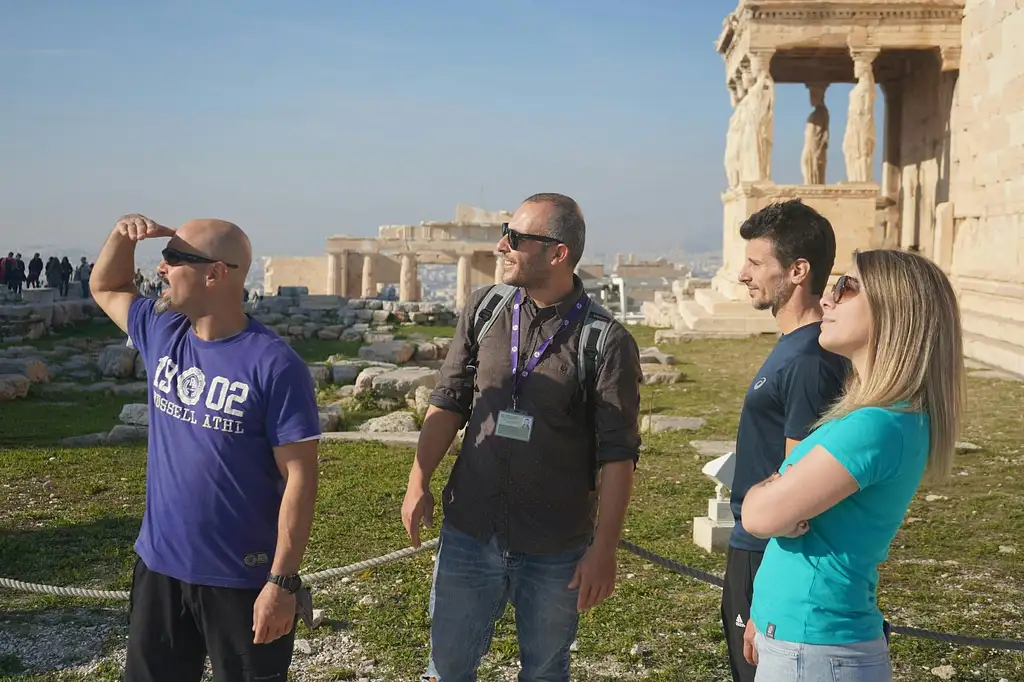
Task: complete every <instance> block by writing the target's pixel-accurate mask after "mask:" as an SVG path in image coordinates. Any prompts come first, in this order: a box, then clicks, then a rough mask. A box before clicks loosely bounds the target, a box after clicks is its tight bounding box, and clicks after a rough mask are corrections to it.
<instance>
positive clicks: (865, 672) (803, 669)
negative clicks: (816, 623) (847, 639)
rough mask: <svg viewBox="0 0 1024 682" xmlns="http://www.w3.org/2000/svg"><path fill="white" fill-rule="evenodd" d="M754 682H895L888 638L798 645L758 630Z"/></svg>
mask: <svg viewBox="0 0 1024 682" xmlns="http://www.w3.org/2000/svg"><path fill="white" fill-rule="evenodd" d="M754 646H755V647H756V648H757V674H756V675H755V676H754V682H892V661H891V660H890V659H889V645H888V644H886V641H885V637H879V638H878V639H876V640H872V641H870V642H856V643H854V644H837V645H827V644H798V643H796V642H784V641H781V640H777V639H769V638H768V637H765V636H764V634H762V633H761V631H760V630H758V632H757V635H756V636H755V637H754Z"/></svg>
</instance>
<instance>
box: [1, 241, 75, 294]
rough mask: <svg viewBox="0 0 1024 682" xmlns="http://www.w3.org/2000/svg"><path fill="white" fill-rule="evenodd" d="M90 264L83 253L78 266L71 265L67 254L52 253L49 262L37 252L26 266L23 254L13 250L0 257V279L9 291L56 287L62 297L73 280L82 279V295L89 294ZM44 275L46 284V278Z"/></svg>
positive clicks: (18, 292)
mask: <svg viewBox="0 0 1024 682" xmlns="http://www.w3.org/2000/svg"><path fill="white" fill-rule="evenodd" d="M90 272H91V266H90V265H89V263H88V262H87V259H86V258H85V257H84V256H83V257H82V261H81V263H80V264H79V265H78V267H77V268H76V267H74V266H72V265H71V261H70V260H68V257H67V256H64V257H63V258H61V259H58V258H57V257H56V256H50V257H49V258H48V259H47V261H46V263H45V264H44V263H43V259H42V257H40V255H39V254H38V253H37V254H35V255H34V256H32V259H31V260H30V261H29V262H28V265H27V266H26V264H25V261H24V259H23V258H22V257H21V254H20V253H18V254H16V253H14V252H13V251H10V252H8V253H7V255H6V256H5V257H3V258H0V282H3V283H4V284H6V285H7V290H8V291H10V292H13V293H16V294H20V293H21V292H22V290H23V289H39V288H42V287H43V286H47V287H49V288H51V289H57V290H58V293H59V294H60V295H61V296H65V297H66V296H67V295H68V290H69V289H70V283H71V281H72V280H73V281H76V282H82V291H83V294H82V295H83V297H88V296H89V275H90ZM44 275H45V283H44V280H43V277H44Z"/></svg>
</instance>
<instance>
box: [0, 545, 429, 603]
mask: <svg viewBox="0 0 1024 682" xmlns="http://www.w3.org/2000/svg"><path fill="white" fill-rule="evenodd" d="M436 546H437V540H436V539H434V540H428V541H426V542H424V543H422V544H421V545H420V546H419V547H405V548H403V549H399V550H396V551H394V552H390V553H388V554H384V555H382V556H379V557H374V558H372V559H366V560H364V561H358V562H356V563H354V564H349V565H348V566H341V567H339V568H328V569H325V570H323V571H317V572H315V573H308V574H303V575H302V583H303V584H304V585H313V584H315V583H321V582H324V581H327V580H332V579H334V578H343V577H345V576H348V575H352V574H353V573H359V572H360V571H365V570H367V569H369V568H376V567H377V566H383V565H384V564H390V563H392V562H395V561H398V560H400V559H405V558H408V557H411V556H413V555H414V554H419V553H420V552H423V551H425V550H428V549H432V548H434V547H436ZM0 587H6V588H8V589H11V590H17V591H19V592H36V593H38V594H50V595H54V596H57V597H87V598H89V599H115V600H120V601H128V596H129V593H128V591H127V590H93V589H89V588H85V587H59V586H57V585H40V584H38V583H26V582H22V581H20V580H12V579H11V578H0Z"/></svg>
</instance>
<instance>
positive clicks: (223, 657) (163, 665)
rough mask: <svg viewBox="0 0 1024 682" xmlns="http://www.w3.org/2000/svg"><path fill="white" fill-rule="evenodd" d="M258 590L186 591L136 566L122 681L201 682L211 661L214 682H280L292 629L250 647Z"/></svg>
mask: <svg viewBox="0 0 1024 682" xmlns="http://www.w3.org/2000/svg"><path fill="white" fill-rule="evenodd" d="M259 594H260V590H243V589H234V588H230V587H209V586H205V585H191V584H189V583H185V582H182V581H180V580H177V579H175V578H171V577H168V576H166V575H163V574H161V573H156V572H154V571H151V570H149V569H148V568H147V567H146V565H145V564H144V563H143V562H142V560H141V559H140V560H139V561H137V562H136V563H135V570H134V573H133V576H132V590H131V600H130V605H129V617H128V618H129V625H128V659H127V662H126V664H125V674H124V679H125V682H199V680H200V679H201V678H202V675H203V670H204V668H205V666H206V657H207V655H209V657H210V664H211V665H212V667H213V678H214V680H216V682H253V681H254V680H259V681H260V682H285V680H286V679H287V677H288V668H289V666H290V665H291V662H292V648H293V646H294V643H295V628H294V627H292V630H291V632H289V633H288V634H287V635H284V636H283V637H280V638H279V639H276V640H274V641H273V642H270V643H269V644H253V641H252V638H253V631H252V624H253V623H252V609H253V605H254V604H255V603H256V598H257V597H258V596H259Z"/></svg>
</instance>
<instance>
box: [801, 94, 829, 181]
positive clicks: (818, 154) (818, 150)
mask: <svg viewBox="0 0 1024 682" xmlns="http://www.w3.org/2000/svg"><path fill="white" fill-rule="evenodd" d="M826 88H828V84H827V83H825V84H822V83H809V84H808V85H807V90H808V92H809V93H810V96H811V106H812V107H814V111H812V112H811V115H810V116H808V117H807V125H806V127H805V128H804V151H803V153H802V154H801V155H800V170H801V171H802V172H803V176H804V184H805V185H824V184H825V164H826V161H827V159H828V118H829V117H828V107H826V106H825V89H826Z"/></svg>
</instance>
